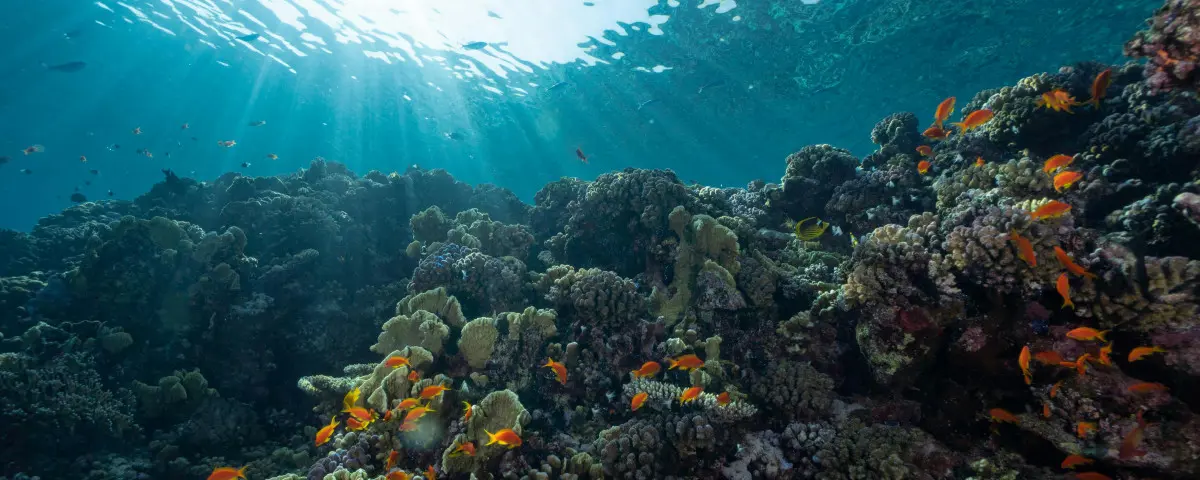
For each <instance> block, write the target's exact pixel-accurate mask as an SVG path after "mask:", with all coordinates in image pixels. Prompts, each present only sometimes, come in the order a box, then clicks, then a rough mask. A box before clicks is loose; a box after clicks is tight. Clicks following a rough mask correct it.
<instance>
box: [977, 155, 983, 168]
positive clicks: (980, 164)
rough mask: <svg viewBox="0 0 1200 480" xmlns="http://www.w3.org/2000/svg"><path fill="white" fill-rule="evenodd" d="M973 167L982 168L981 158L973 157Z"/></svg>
mask: <svg viewBox="0 0 1200 480" xmlns="http://www.w3.org/2000/svg"><path fill="white" fill-rule="evenodd" d="M975 166H976V167H982V166H983V157H975Z"/></svg>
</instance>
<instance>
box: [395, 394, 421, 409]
mask: <svg viewBox="0 0 1200 480" xmlns="http://www.w3.org/2000/svg"><path fill="white" fill-rule="evenodd" d="M420 404H421V401H420V400H417V399H415V398H412V397H408V398H406V399H404V400H401V401H400V404H399V405H396V408H399V409H401V410H408V409H410V408H412V407H415V406H417V405H420Z"/></svg>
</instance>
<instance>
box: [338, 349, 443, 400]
mask: <svg viewBox="0 0 1200 480" xmlns="http://www.w3.org/2000/svg"><path fill="white" fill-rule="evenodd" d="M395 356H400V357H405V358H407V359H408V362H409V364H410V365H412V368H415V369H417V370H423V369H425V368H428V367H429V365H431V364H432V363H433V354H432V353H430V352H429V351H428V350H426V349H423V348H421V347H417V346H409V347H405V348H403V349H400V350H396V351H393V352H392V353H391V354H389V355H388V356H387V357H385V358H384V359H383V360H381V361H380V362H379V363H378V364H377V365H375V368H374V369H373V370H372V371H371V373H370V374H369V375H364V376H363V377H361V378H359V379H358V380H357V381H356V386H357V387H358V389H359V390H360V391H361V392H362V394H363V395H366V405H367V406H369V407H371V408H374V409H375V410H379V411H383V410H388V409H390V408H391V406H392V405H391V404H392V401H393V400H401V399H404V398H406V397H408V396H409V393H410V392H411V388H412V382H410V381H408V372H409V367H399V368H392V367H390V366H388V364H387V358H390V357H395Z"/></svg>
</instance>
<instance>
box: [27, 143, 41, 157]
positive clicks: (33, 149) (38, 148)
mask: <svg viewBox="0 0 1200 480" xmlns="http://www.w3.org/2000/svg"><path fill="white" fill-rule="evenodd" d="M44 151H46V147H43V146H41V145H33V146H30V147H27V148H26V149H25V150H24V152H25V155H33V154H35V153H42V152H44Z"/></svg>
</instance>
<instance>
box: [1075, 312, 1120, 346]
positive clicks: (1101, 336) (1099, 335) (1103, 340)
mask: <svg viewBox="0 0 1200 480" xmlns="http://www.w3.org/2000/svg"><path fill="white" fill-rule="evenodd" d="M1071 308H1075V304H1071ZM1111 331H1112V330H1103V331H1101V332H1100V333H1097V334H1096V338H1099V339H1100V341H1101V342H1108V339H1107V338H1104V336H1105V335H1108V332H1111Z"/></svg>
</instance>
